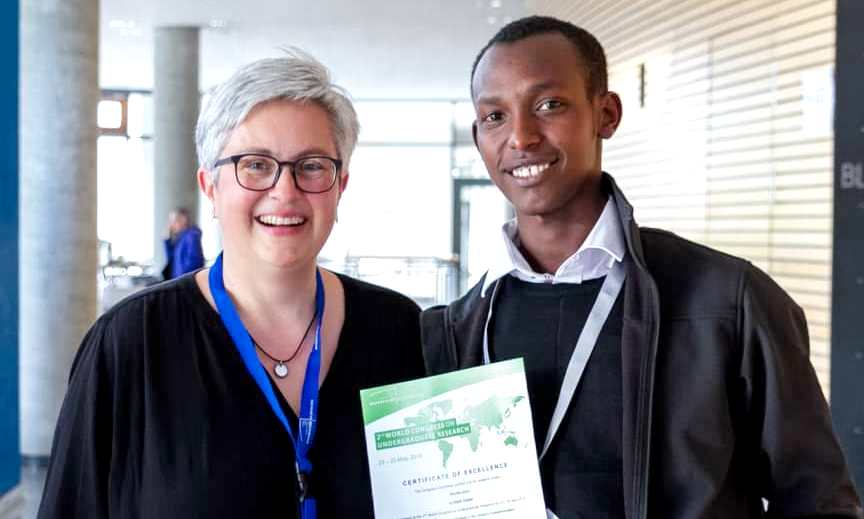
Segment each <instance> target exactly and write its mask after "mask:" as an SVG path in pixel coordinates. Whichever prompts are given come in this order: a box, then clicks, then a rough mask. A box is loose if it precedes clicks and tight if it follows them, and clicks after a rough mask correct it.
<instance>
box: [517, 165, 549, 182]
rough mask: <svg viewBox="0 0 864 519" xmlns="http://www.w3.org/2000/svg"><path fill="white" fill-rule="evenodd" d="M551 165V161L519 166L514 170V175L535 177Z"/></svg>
mask: <svg viewBox="0 0 864 519" xmlns="http://www.w3.org/2000/svg"><path fill="white" fill-rule="evenodd" d="M548 167H549V163H548V162H547V163H546V164H532V165H530V166H519V167H518V168H515V169H514V170H513V172H512V174H513V176H514V177H516V178H533V177H536V176H537V175H539V174H540V173H542V172H544V171H546V169H547V168H548Z"/></svg>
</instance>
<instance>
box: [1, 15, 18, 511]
mask: <svg viewBox="0 0 864 519" xmlns="http://www.w3.org/2000/svg"><path fill="white" fill-rule="evenodd" d="M18 9H19V1H18V0H3V1H2V2H0V65H2V69H3V73H2V74H0V495H2V494H4V493H6V492H7V491H9V490H10V489H12V488H13V487H14V486H15V485H17V484H18V480H19V478H20V466H21V456H20V454H19V450H20V448H19V438H18V45H19V38H18Z"/></svg>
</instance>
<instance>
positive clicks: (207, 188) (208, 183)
mask: <svg viewBox="0 0 864 519" xmlns="http://www.w3.org/2000/svg"><path fill="white" fill-rule="evenodd" d="M197 176H198V187H200V188H201V192H202V193H204V195H205V196H206V197H207V198H208V199H209V200H210V204H212V205H213V218H216V198H215V195H216V193H215V191H216V181H215V179H214V178H213V177H214V175H213V174H212V173H211V172H209V171H207V170H206V169H204V168H203V167H202V168H198V173H197Z"/></svg>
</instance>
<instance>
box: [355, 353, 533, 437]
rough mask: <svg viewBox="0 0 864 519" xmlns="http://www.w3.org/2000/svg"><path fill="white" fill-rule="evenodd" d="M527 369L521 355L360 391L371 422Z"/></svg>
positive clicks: (364, 414) (366, 417)
mask: <svg viewBox="0 0 864 519" xmlns="http://www.w3.org/2000/svg"><path fill="white" fill-rule="evenodd" d="M524 371H525V364H524V362H523V361H522V359H521V358H518V359H512V360H505V361H501V362H495V363H493V364H486V365H485V366H477V367H474V368H467V369H462V370H459V371H451V372H450V373H444V374H443V375H434V376H431V377H426V378H420V379H417V380H411V381H408V382H400V383H398V384H389V385H386V386H379V387H373V388H369V389H363V390H361V391H360V404H361V405H362V407H363V423H364V425H369V424H371V423H373V422H375V421H376V420H379V419H381V418H384V417H385V416H389V415H391V414H393V413H395V412H397V411H400V410H402V409H405V408H406V407H410V406H412V405H414V404H416V403H418V402H422V401H424V400H427V399H430V398H435V397H436V396H438V395H441V394H443V393H447V392H449V391H453V390H454V389H459V388H461V387H465V386H469V385H471V384H477V383H479V382H484V381H486V380H489V379H492V378H496V377H502V376H506V375H512V374H513V373H520V372H524Z"/></svg>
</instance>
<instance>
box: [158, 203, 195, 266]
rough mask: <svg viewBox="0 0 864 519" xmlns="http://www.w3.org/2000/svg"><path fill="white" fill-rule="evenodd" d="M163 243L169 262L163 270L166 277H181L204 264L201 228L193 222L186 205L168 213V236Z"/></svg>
mask: <svg viewBox="0 0 864 519" xmlns="http://www.w3.org/2000/svg"><path fill="white" fill-rule="evenodd" d="M163 243H164V245H165V260H166V261H167V262H168V263H167V264H166V265H165V268H164V269H163V270H162V277H163V278H164V279H173V278H176V277H180V276H182V275H183V274H186V273H187V272H194V271H196V270H198V269H200V268H201V267H203V266H204V252H203V251H202V250H201V229H199V228H198V226H197V225H195V224H193V223H192V219H191V218H190V215H189V210H188V209H186V208H185V207H178V208H177V209H174V210H173V211H171V214H169V215H168V238H166V239H165V240H164V242H163Z"/></svg>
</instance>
